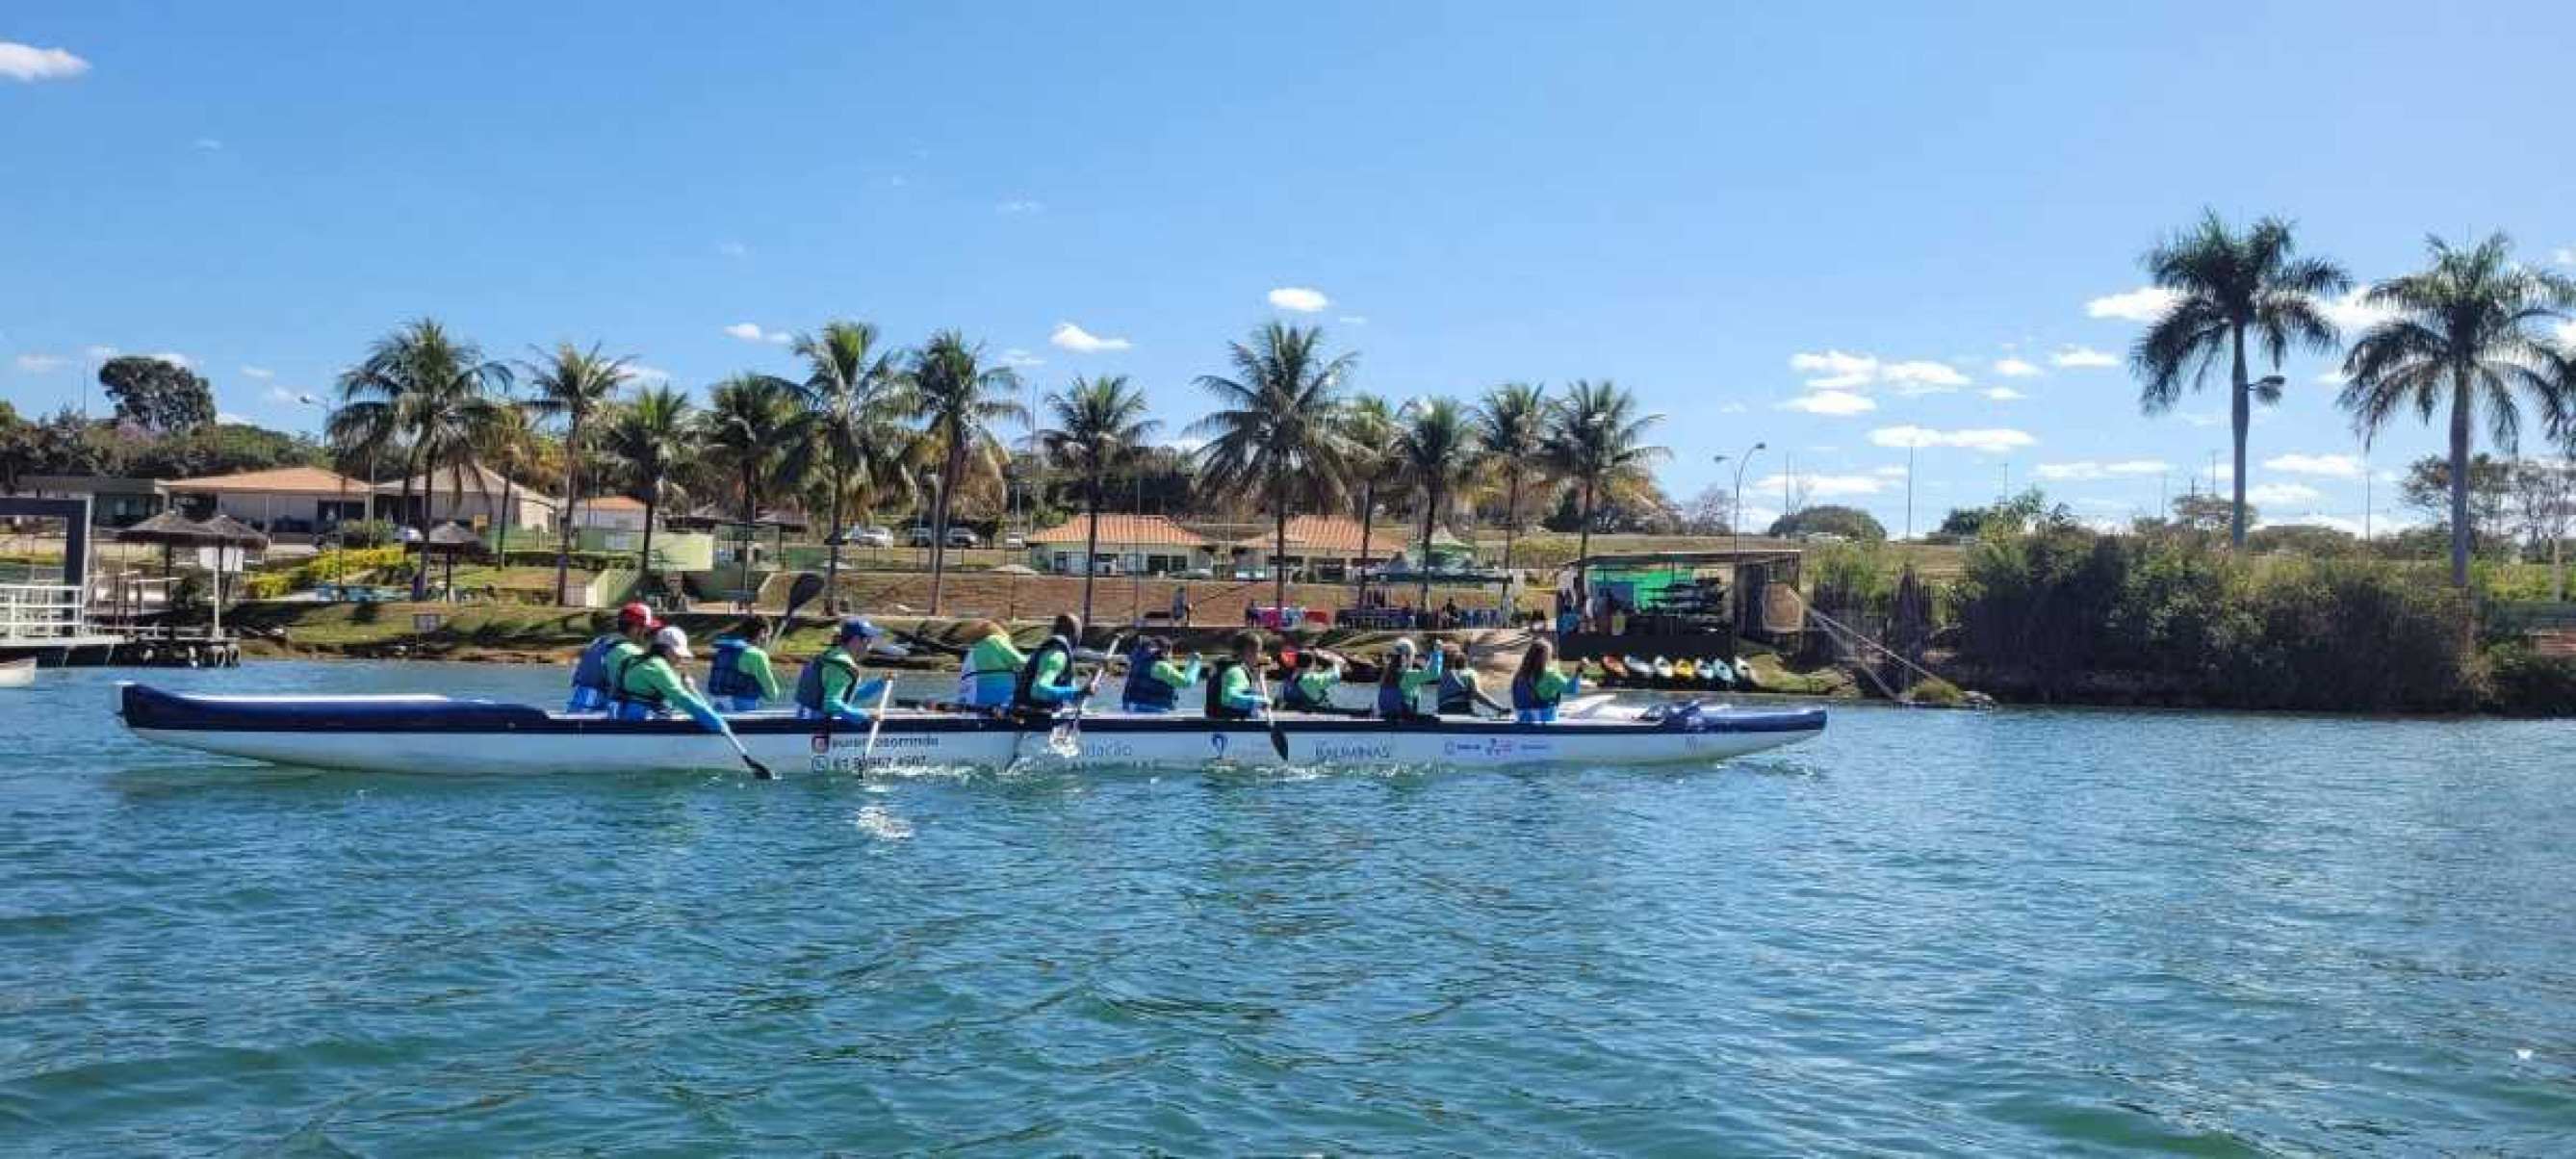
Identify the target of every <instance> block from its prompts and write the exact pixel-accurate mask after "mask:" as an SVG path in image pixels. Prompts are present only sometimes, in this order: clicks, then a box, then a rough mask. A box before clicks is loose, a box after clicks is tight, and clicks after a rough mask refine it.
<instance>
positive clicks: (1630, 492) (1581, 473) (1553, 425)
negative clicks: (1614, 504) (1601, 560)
mask: <svg viewBox="0 0 2576 1159" xmlns="http://www.w3.org/2000/svg"><path fill="white" fill-rule="evenodd" d="M1548 419H1549V421H1548V424H1547V436H1546V440H1545V442H1544V444H1543V446H1542V449H1541V452H1540V456H1539V457H1540V461H1541V462H1542V463H1543V464H1544V465H1545V467H1546V469H1547V470H1548V472H1549V473H1551V474H1553V475H1555V476H1556V477H1557V478H1560V479H1563V480H1565V481H1566V482H1567V483H1569V484H1571V485H1572V486H1574V487H1576V488H1578V489H1579V491H1580V493H1581V495H1582V504H1581V506H1580V507H1578V508H1577V509H1576V510H1577V511H1578V512H1579V513H1580V515H1581V518H1582V522H1581V524H1580V525H1579V529H1578V534H1577V538H1576V542H1575V551H1574V554H1575V558H1577V559H1581V558H1584V557H1587V556H1589V555H1591V554H1592V520H1593V512H1594V508H1595V505H1596V504H1597V503H1598V502H1599V501H1600V500H1602V499H1605V498H1612V499H1616V498H1633V497H1635V496H1637V495H1640V494H1642V493H1644V492H1645V491H1646V490H1648V489H1649V488H1651V487H1652V486H1653V482H1654V480H1653V479H1652V478H1651V477H1650V476H1649V475H1648V474H1647V469H1648V468H1649V467H1652V466H1653V465H1654V464H1656V463H1659V462H1662V461H1663V460H1664V458H1665V456H1666V455H1667V454H1669V452H1667V451H1666V450H1665V449H1664V448H1662V447H1658V446H1654V445H1651V444H1649V443H1647V442H1646V441H1645V439H1646V432H1647V431H1649V430H1652V429H1654V427H1655V425H1656V424H1657V423H1660V422H1662V421H1664V416H1662V415H1659V414H1640V413H1638V411H1637V398H1636V396H1635V395H1632V394H1629V393H1628V392H1627V391H1625V390H1621V389H1620V388H1619V387H1618V385H1617V384H1615V383H1612V382H1610V381H1609V380H1607V379H1604V380H1602V381H1601V382H1598V383H1593V382H1587V381H1584V380H1582V379H1576V380H1575V381H1574V383H1573V385H1571V386H1569V387H1567V388H1566V391H1565V397H1564V398H1563V399H1562V400H1560V401H1559V402H1558V403H1557V405H1556V408H1555V409H1554V410H1553V411H1551V412H1550V413H1549V416H1548Z"/></svg>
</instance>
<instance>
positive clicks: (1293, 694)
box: [1279, 669, 1325, 712]
mask: <svg viewBox="0 0 2576 1159" xmlns="http://www.w3.org/2000/svg"><path fill="white" fill-rule="evenodd" d="M1279 707H1281V708H1285V709H1289V710H1291V711H1298V712H1305V711H1312V710H1314V709H1318V708H1323V707H1325V704H1324V703H1323V702H1322V701H1320V700H1317V699H1315V698H1314V697H1312V696H1309V695H1307V694H1306V680H1305V674H1304V673H1302V672H1298V671H1296V670H1293V669H1292V670H1290V671H1289V673H1288V683H1286V684H1283V685H1281V686H1280V688H1279Z"/></svg>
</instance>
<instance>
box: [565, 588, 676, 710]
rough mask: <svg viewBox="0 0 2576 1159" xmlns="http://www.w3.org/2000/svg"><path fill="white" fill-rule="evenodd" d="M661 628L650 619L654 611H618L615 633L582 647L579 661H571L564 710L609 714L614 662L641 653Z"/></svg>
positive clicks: (633, 607)
mask: <svg viewBox="0 0 2576 1159" xmlns="http://www.w3.org/2000/svg"><path fill="white" fill-rule="evenodd" d="M661 626H662V624H661V621H658V620H655V619H654V618H653V609H651V608H648V607H645V606H644V605H642V604H628V605H626V606H625V607H622V608H619V609H617V630H616V631H613V632H608V633H605V634H603V635H601V636H600V637H599V638H598V639H596V640H592V641H591V642H590V643H589V644H587V645H584V646H583V648H582V650H581V659H579V660H576V661H574V662H573V666H572V699H571V700H570V701H567V702H566V703H565V704H564V711H565V712H573V713H580V712H606V711H608V702H609V701H611V700H613V699H615V697H614V696H612V695H611V693H612V692H613V691H614V688H613V685H612V681H614V680H615V679H616V676H617V663H616V662H617V661H618V660H621V659H624V658H625V657H626V656H630V655H636V654H640V653H642V652H643V651H644V650H645V649H646V648H647V647H648V646H650V645H651V643H652V637H653V630H654V629H656V628H659V627H661Z"/></svg>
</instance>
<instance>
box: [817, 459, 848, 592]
mask: <svg viewBox="0 0 2576 1159" xmlns="http://www.w3.org/2000/svg"><path fill="white" fill-rule="evenodd" d="M849 489H850V468H849V465H848V464H846V463H843V462H842V461H841V452H840V448H838V447H835V448H833V450H832V536H831V540H830V542H829V543H828V544H827V545H826V546H828V547H829V548H830V549H831V553H830V554H828V555H826V556H824V557H823V614H824V615H826V616H831V615H836V614H838V608H839V606H840V592H841V541H842V540H843V539H845V538H847V537H848V534H849V529H848V528H845V527H842V526H841V496H843V495H844V494H847V493H848V492H849Z"/></svg>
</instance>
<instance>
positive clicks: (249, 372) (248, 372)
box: [241, 366, 277, 382]
mask: <svg viewBox="0 0 2576 1159" xmlns="http://www.w3.org/2000/svg"><path fill="white" fill-rule="evenodd" d="M241 372H242V377H244V378H256V379H258V380H260V381H262V382H266V381H268V380H269V379H272V378H275V377H277V372H276V371H274V370H270V369H269V368H267V367H265V366H244V367H242V368H241Z"/></svg>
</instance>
